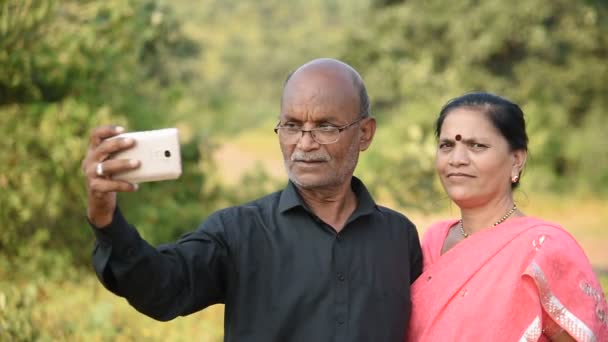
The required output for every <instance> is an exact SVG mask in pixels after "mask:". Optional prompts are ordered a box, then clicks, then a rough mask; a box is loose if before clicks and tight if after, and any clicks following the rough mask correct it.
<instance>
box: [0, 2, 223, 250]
mask: <svg viewBox="0 0 608 342" xmlns="http://www.w3.org/2000/svg"><path fill="white" fill-rule="evenodd" d="M0 8H1V9H2V12H0V37H1V38H0V42H1V49H0V65H1V66H2V73H0V134H2V136H3V137H4V138H3V139H1V141H0V148H1V149H2V151H3V153H2V154H0V165H1V166H0V189H1V192H2V196H0V214H1V216H0V224H1V226H2V229H1V230H0V252H2V253H3V254H6V255H9V256H11V255H12V256H15V255H16V254H17V253H16V251H17V249H18V248H19V246H20V245H22V244H27V243H28V242H29V241H30V240H31V239H32V237H33V236H34V235H35V234H36V233H37V232H40V231H48V232H49V234H48V241H46V243H44V244H42V245H41V246H43V247H45V248H49V247H52V248H55V249H57V250H62V249H63V250H65V251H72V252H74V253H76V255H88V254H89V253H90V252H89V250H90V248H87V247H85V246H90V242H91V232H90V231H89V230H88V229H87V227H86V220H85V217H84V213H85V211H84V204H85V198H84V179H83V177H82V173H81V171H80V163H81V160H82V159H83V157H84V155H85V150H86V146H87V143H88V141H87V139H88V134H89V131H90V130H91V129H92V128H93V127H95V126H97V125H100V124H108V123H118V124H123V125H127V127H129V128H131V129H150V128H157V127H163V126H164V125H168V124H172V125H173V124H174V123H175V121H174V120H173V119H172V118H171V117H170V116H168V115H167V113H168V112H170V108H171V107H172V105H173V103H175V101H176V100H177V99H178V98H179V97H180V92H181V87H182V86H183V85H184V84H185V83H184V82H183V79H184V77H183V75H184V74H186V73H187V70H186V69H183V68H180V65H179V60H182V59H187V58H188V57H189V56H191V55H193V54H195V53H196V51H197V50H196V44H194V43H193V42H192V41H191V40H189V39H187V37H186V36H184V35H183V34H182V33H180V29H179V26H178V25H177V22H176V21H175V18H174V17H173V14H172V12H171V10H170V8H167V7H162V6H159V5H158V4H157V2H155V1H122V0H112V1H104V2H92V1H61V2H59V1H54V0H41V1H21V0H4V1H2V3H1V5H0ZM206 139H207V138H206V137H204V136H200V135H199V136H197V135H191V136H189V137H187V138H185V139H184V141H183V144H184V151H185V152H184V163H185V164H186V166H185V167H187V168H190V169H195V170H194V172H192V173H189V176H187V177H184V179H182V184H183V185H184V186H185V187H187V188H188V189H189V190H190V191H191V193H188V192H187V193H180V192H177V191H175V190H171V189H167V187H166V186H165V187H163V186H158V187H154V186H151V187H149V189H145V190H143V191H142V195H141V197H140V198H138V201H141V200H142V199H143V201H154V202H155V203H156V204H158V205H159V206H164V207H165V208H166V211H167V213H168V214H170V215H175V212H171V208H175V207H179V206H180V202H181V200H182V198H183V196H187V195H191V196H192V197H194V198H199V199H211V198H212V197H213V191H212V190H213V189H210V191H211V192H206V193H204V192H203V185H204V183H205V182H204V177H203V172H202V170H200V167H201V165H200V162H201V160H202V159H201V154H202V153H201V152H202V150H204V152H203V153H207V152H208V151H206V150H205V149H206V148H207V147H208V146H210V145H209V144H206V143H204V142H205V141H206ZM207 154H208V153H207ZM207 197H208V198H207ZM132 201H133V199H132V198H129V197H125V198H124V199H123V200H122V202H123V203H124V205H125V206H126V207H128V206H129V205H130V204H131V202H132ZM210 201H211V200H210ZM204 208H205V207H197V208H186V209H184V208H182V209H184V210H182V211H180V213H181V217H183V218H184V221H187V222H189V223H192V222H193V221H194V217H195V216H196V217H197V220H198V219H200V216H199V215H200V211H201V209H203V210H204ZM150 210H151V209H150V208H145V210H143V211H137V212H135V213H134V216H135V217H136V218H139V217H141V216H145V217H150V215H149V212H150ZM142 221H143V222H144V223H145V222H149V221H152V222H154V220H152V219H148V220H147V221H146V220H142ZM164 221H165V223H168V221H169V220H168V219H165V220H164ZM176 230H177V228H176V227H175V226H174V225H172V224H168V225H167V226H166V227H165V229H164V230H163V231H162V232H163V234H159V235H160V236H158V235H154V234H153V233H152V232H150V234H149V236H150V237H151V238H152V240H156V239H157V238H160V237H166V234H167V232H172V233H173V235H175V234H176ZM74 246H79V248H74ZM81 260H86V259H85V258H82V259H81Z"/></svg>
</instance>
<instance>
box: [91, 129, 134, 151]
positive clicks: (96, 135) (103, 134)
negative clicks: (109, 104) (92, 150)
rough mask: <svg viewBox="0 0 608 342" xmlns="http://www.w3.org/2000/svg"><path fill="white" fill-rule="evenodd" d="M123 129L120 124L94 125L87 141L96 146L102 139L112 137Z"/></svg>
mask: <svg viewBox="0 0 608 342" xmlns="http://www.w3.org/2000/svg"><path fill="white" fill-rule="evenodd" d="M124 131H125V129H124V128H123V127H121V126H114V125H107V126H100V127H96V128H94V129H93V130H92V131H91V135H90V141H89V143H90V145H91V146H92V147H97V146H98V145H99V144H101V142H102V141H103V140H104V139H107V138H110V137H113V136H115V135H118V134H120V133H123V132H124Z"/></svg>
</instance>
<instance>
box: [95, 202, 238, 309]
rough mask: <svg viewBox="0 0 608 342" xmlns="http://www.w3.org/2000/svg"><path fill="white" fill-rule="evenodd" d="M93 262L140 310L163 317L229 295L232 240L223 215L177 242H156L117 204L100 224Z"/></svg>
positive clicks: (104, 280) (102, 277)
mask: <svg viewBox="0 0 608 342" xmlns="http://www.w3.org/2000/svg"><path fill="white" fill-rule="evenodd" d="M91 226H92V228H93V231H94V233H95V236H96V238H97V240H96V243H95V247H94V251H93V265H94V268H95V272H96V273H97V276H98V278H99V279H100V281H101V283H102V284H103V285H104V286H105V287H106V288H107V289H108V290H110V291H111V292H113V293H115V294H116V295H118V296H121V297H124V298H126V299H127V300H128V302H129V303H130V304H131V305H132V306H133V307H135V308H136V309H137V310H138V311H140V312H142V313H144V314H146V315H148V316H150V317H152V318H154V319H157V320H161V321H167V320H171V319H173V318H175V317H177V316H180V315H187V314H190V313H193V312H196V311H198V310H201V309H203V308H205V307H207V306H209V305H212V304H215V303H222V302H224V300H225V292H226V282H227V280H226V273H227V268H228V264H229V263H228V257H227V255H228V243H227V242H226V241H227V240H226V235H225V233H224V225H223V223H222V220H221V217H220V215H217V214H214V215H212V216H211V217H209V219H207V221H205V222H204V223H203V224H202V225H201V227H200V228H199V229H198V230H196V231H194V232H192V233H189V234H186V235H184V236H183V237H182V238H180V239H179V240H178V241H177V242H176V243H172V244H166V245H162V246H159V247H156V248H155V247H153V246H151V245H150V244H149V243H147V242H146V241H145V240H144V239H142V238H141V236H140V235H139V233H138V232H137V230H136V229H135V227H133V226H132V225H130V224H129V223H128V222H127V221H126V220H125V218H124V217H123V216H122V214H121V212H120V210H119V209H118V208H117V209H116V211H115V213H114V217H113V220H112V223H111V224H110V225H109V226H107V227H103V228H102V229H100V228H97V227H95V226H93V225H92V224H91Z"/></svg>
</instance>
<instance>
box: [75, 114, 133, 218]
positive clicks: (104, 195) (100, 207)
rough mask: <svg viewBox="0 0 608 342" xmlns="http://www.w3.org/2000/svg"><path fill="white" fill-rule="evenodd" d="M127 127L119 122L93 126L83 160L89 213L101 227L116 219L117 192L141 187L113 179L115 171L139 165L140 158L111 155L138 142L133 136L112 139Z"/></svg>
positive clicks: (130, 190)
mask: <svg viewBox="0 0 608 342" xmlns="http://www.w3.org/2000/svg"><path fill="white" fill-rule="evenodd" d="M123 132H124V129H123V128H122V127H118V126H102V127H97V128H95V129H93V131H92V132H91V136H90V140H89V148H88V151H87V155H86V157H85V158H84V160H83V161H82V171H83V172H84V175H85V177H86V182H87V217H88V218H89V221H91V223H92V224H93V225H95V226H96V227H98V228H102V227H105V226H107V225H109V224H110V223H112V215H113V214H114V210H115V209H116V192H132V191H135V190H137V185H136V184H131V183H128V182H125V181H119V180H112V175H113V174H115V173H118V172H123V171H127V170H131V169H135V168H138V167H139V165H140V161H139V160H131V159H116V160H114V159H109V160H108V159H107V158H108V157H109V156H110V155H111V154H112V153H114V152H118V151H122V150H126V149H128V148H131V147H133V146H134V145H135V140H133V139H130V138H122V139H111V140H106V139H107V138H110V137H113V136H115V135H118V134H120V133H123Z"/></svg>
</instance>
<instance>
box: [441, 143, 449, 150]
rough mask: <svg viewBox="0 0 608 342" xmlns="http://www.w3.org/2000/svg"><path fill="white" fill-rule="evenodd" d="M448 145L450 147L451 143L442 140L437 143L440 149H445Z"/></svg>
mask: <svg viewBox="0 0 608 342" xmlns="http://www.w3.org/2000/svg"><path fill="white" fill-rule="evenodd" d="M450 147H452V144H451V143H449V142H442V143H440V144H439V149H440V150H445V149H448V148H450Z"/></svg>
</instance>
